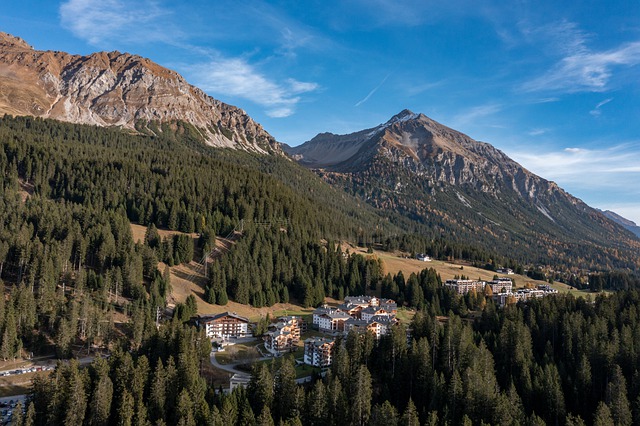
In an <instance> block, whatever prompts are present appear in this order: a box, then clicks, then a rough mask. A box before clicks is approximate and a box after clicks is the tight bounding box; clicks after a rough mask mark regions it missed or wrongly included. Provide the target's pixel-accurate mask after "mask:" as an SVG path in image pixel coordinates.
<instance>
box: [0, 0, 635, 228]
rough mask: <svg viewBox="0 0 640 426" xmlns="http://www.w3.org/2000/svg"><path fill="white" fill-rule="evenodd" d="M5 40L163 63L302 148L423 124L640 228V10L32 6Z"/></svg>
mask: <svg viewBox="0 0 640 426" xmlns="http://www.w3.org/2000/svg"><path fill="white" fill-rule="evenodd" d="M0 30H2V31H6V32H9V33H11V34H14V35H17V36H20V37H22V38H24V39H25V40H26V41H27V42H29V43H30V44H32V45H33V46H34V47H35V48H37V49H41V50H47V49H51V50H63V51H68V52H71V53H77V54H88V53H91V52H94V51H97V50H108V51H110V50H119V51H122V52H125V51H126V52H131V53H136V54H139V55H142V56H145V57H149V58H151V59H152V60H154V61H156V62H158V63H160V64H161V65H164V66H167V67H169V68H172V69H175V70H177V71H178V72H180V73H181V74H182V75H183V76H185V78H187V80H188V81H189V82H191V83H192V84H195V85H197V86H199V87H201V88H203V89H204V90H205V91H207V92H208V93H209V94H211V95H212V96H214V97H216V98H218V99H220V100H222V101H225V102H227V103H231V104H233V105H236V106H239V107H241V108H243V109H244V110H246V111H247V112H248V113H249V114H250V115H251V116H252V117H254V118H255V119H256V120H257V121H258V122H260V123H262V124H263V126H264V127H265V128H266V129H267V131H269V132H270V133H271V134H273V135H274V136H275V137H276V138H277V139H278V140H279V141H281V142H286V143H288V144H290V145H298V144H300V143H302V142H304V141H306V140H309V139H311V138H312V137H313V136H315V135H316V134H317V133H319V132H325V131H330V132H333V133H349V132H353V131H357V130H361V129H364V128H369V127H374V126H376V125H378V124H380V123H382V122H385V121H387V120H388V119H389V118H390V117H391V116H393V115H394V114H396V113H398V112H399V111H401V110H402V109H404V108H408V109H410V110H412V111H414V112H422V113H424V114H426V115H427V116H429V117H431V118H433V119H435V120H437V121H439V122H441V123H443V124H445V125H448V126H450V127H453V128H455V129H457V130H460V131H462V132H464V133H466V134H468V135H469V136H471V137H472V138H474V139H477V140H482V141H486V142H490V143H491V144H493V145H494V146H496V147H498V148H499V149H501V150H503V151H504V152H506V153H507V154H508V155H509V156H510V157H512V158H514V159H515V160H517V161H519V162H520V163H521V164H523V165H524V166H525V167H527V168H528V169H529V170H531V171H533V172H534V173H537V174H539V175H541V176H542V177H545V178H547V179H550V180H553V181H556V182H557V183H558V184H559V185H560V186H561V187H563V188H564V189H566V190H567V191H568V192H570V193H572V194H573V195H575V196H577V197H579V198H581V199H583V200H584V201H585V202H587V203H588V204H589V205H591V206H594V207H599V208H602V209H612V210H614V211H616V212H618V213H620V214H622V215H623V216H625V217H628V218H629V219H632V220H634V221H635V222H637V223H639V224H640V120H639V118H640V2H638V1H637V0H629V1H619V0H613V1H589V0H586V1H581V2H558V1H556V0H540V1H522V0H515V1H510V2H505V1H491V0H487V1H471V0H468V1H465V0H461V1H457V0H447V1H426V0H422V1H418V0H339V1H332V0H323V1H315V0H311V1H299V0H293V1H271V2H263V1H252V0H231V1H227V0H192V1H189V2H181V1H175V0H174V1H165V0H138V1H135V0H100V1H97V0H96V1H90V0H67V1H62V2H55V1H50V0H49V1H29V0H27V1H21V2H17V1H8V2H5V3H4V4H3V7H2V14H1V15H0Z"/></svg>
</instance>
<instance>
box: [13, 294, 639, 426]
mask: <svg viewBox="0 0 640 426" xmlns="http://www.w3.org/2000/svg"><path fill="white" fill-rule="evenodd" d="M451 297H452V298H454V299H455V298H459V296H454V295H451ZM434 303H437V301H436V300H435V299H431V301H430V300H428V299H427V300H426V301H425V306H424V307H423V308H424V309H423V310H422V311H419V312H418V313H417V314H416V316H415V318H414V320H413V322H412V324H411V327H410V329H411V336H412V337H411V339H410V341H409V342H408V341H407V330H406V328H405V327H404V326H398V327H396V328H394V329H393V331H392V333H391V334H389V335H387V336H384V337H382V338H381V339H380V340H379V341H375V339H374V337H373V336H372V335H370V334H357V333H355V332H352V333H351V334H349V335H348V336H347V337H346V338H345V339H344V341H343V342H342V344H339V345H337V347H336V349H335V351H334V355H333V356H334V362H333V365H332V367H331V369H330V370H329V371H328V372H327V374H326V375H325V377H324V378H321V377H316V379H315V380H314V382H313V383H309V384H307V385H305V386H301V385H297V384H296V383H295V371H294V365H293V360H292V359H290V358H287V357H284V358H281V359H278V360H276V361H272V362H269V363H260V364H256V366H255V367H254V370H253V373H252V379H251V383H250V385H249V387H248V388H247V390H244V389H243V388H238V389H236V390H235V391H234V392H233V393H231V394H225V393H222V392H217V390H216V389H214V388H213V387H211V386H209V385H207V383H206V381H205V380H204V379H203V378H202V377H200V376H199V374H198V371H199V365H200V363H201V362H208V356H209V352H208V351H209V350H210V346H209V343H208V341H207V339H205V338H203V336H202V335H201V334H198V333H197V332H195V331H194V330H193V329H192V328H189V327H188V326H183V325H182V324H181V323H180V322H179V321H178V320H174V321H172V322H170V323H167V324H165V325H163V326H162V327H161V328H160V330H158V331H155V329H154V331H153V332H152V333H150V334H149V335H148V336H146V337H145V338H144V339H143V341H142V344H141V345H140V347H139V349H137V350H135V351H133V352H127V351H122V350H115V351H114V352H113V354H112V355H111V357H110V358H109V359H108V360H104V359H98V360H96V361H94V363H93V364H92V365H91V366H90V367H89V368H86V369H79V368H78V365H77V364H75V363H71V364H69V365H63V364H60V365H59V366H58V368H57V369H56V371H55V372H54V373H53V374H52V375H51V376H50V377H48V378H45V379H39V380H37V381H36V382H35V383H34V386H33V394H32V401H33V402H32V404H33V405H29V407H28V410H27V412H26V415H25V416H26V419H25V424H87V425H90V424H180V425H195V424H202V425H205V424H210V425H239V426H240V425H273V424H291V425H294V424H310V425H324V424H327V425H349V424H350V425H363V424H372V425H418V424H429V425H445V424H465V425H467V424H468V425H471V424H501V425H517V424H531V425H544V424H552V425H553V424H557V425H563V424H566V425H581V424H594V425H611V424H616V425H631V424H637V423H638V421H639V420H640V417H639V416H640V386H639V384H640V381H639V377H640V374H639V370H638V368H639V367H638V366H639V365H640V352H639V351H638V347H639V346H638V342H639V341H640V316H639V314H638V313H639V312H640V311H639V310H638V306H639V304H640V296H639V295H638V292H637V291H635V290H633V291H621V292H619V293H615V294H613V295H611V296H609V297H605V296H598V297H597V298H596V299H595V300H594V301H591V300H588V299H583V298H580V299H575V298H574V297H573V296H570V295H569V296H558V297H548V298H544V299H538V300H533V301H530V302H529V303H527V304H518V305H514V306H509V307H507V308H506V309H496V307H495V306H494V305H493V303H492V302H489V303H487V304H486V305H485V306H484V308H483V310H482V315H481V316H479V317H478V318H476V319H475V320H474V321H469V320H467V319H464V318H461V317H460V316H458V315H456V314H455V313H453V312H452V311H450V312H449V313H448V316H447V317H446V318H444V317H438V316H435V315H431V314H429V313H428V312H429V311H440V310H444V309H446V306H444V305H443V304H439V305H437V306H434ZM458 303H459V301H458ZM89 401H90V402H89Z"/></svg>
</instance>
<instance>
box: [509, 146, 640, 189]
mask: <svg viewBox="0 0 640 426" xmlns="http://www.w3.org/2000/svg"><path fill="white" fill-rule="evenodd" d="M510 155H511V156H512V157H513V158H514V159H515V160H516V161H518V162H519V163H520V164H522V165H523V166H525V167H526V168H527V169H529V170H531V171H532V172H534V173H536V174H538V175H540V176H542V177H544V178H546V179H550V180H554V181H557V182H559V183H561V184H563V185H568V184H571V185H572V186H574V187H579V188H585V189H590V190H596V189H605V188H615V189H621V188H628V189H629V190H633V191H636V192H638V191H640V166H639V165H638V164H637V163H638V161H637V160H638V158H639V156H640V153H639V152H638V148H637V143H635V144H623V145H617V146H613V147H610V148H606V149H586V148H576V147H569V148H565V149H563V150H561V151H549V152H512V153H511V154H510Z"/></svg>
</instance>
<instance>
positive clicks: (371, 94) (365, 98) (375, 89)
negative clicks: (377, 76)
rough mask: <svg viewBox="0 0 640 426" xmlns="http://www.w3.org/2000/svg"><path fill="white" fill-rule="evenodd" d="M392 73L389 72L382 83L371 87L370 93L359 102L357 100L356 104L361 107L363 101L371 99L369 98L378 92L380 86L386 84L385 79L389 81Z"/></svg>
mask: <svg viewBox="0 0 640 426" xmlns="http://www.w3.org/2000/svg"><path fill="white" fill-rule="evenodd" d="M390 75H391V74H387V76H386V77H385V78H383V79H382V81H381V82H380V84H378V85H377V86H376V87H374V88H373V89H371V91H370V92H369V94H368V95H367V96H365V97H364V98H363V99H361V100H359V101H358V102H356V104H355V105H354V106H356V107H359V106H360V105H362V104H363V103H365V102H367V101H368V100H369V98H370V97H371V96H373V94H374V93H376V92H377V91H378V89H379V88H380V87H382V85H383V84H384V82H385V81H387V79H388V78H389V76H390Z"/></svg>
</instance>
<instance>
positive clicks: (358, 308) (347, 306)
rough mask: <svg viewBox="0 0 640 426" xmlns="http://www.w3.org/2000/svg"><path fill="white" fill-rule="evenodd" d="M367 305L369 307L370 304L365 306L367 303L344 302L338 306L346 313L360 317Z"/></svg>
mask: <svg viewBox="0 0 640 426" xmlns="http://www.w3.org/2000/svg"><path fill="white" fill-rule="evenodd" d="M367 307H369V305H366V306H365V305H356V304H351V303H343V304H342V305H340V306H338V309H339V310H340V311H342V312H344V313H346V314H347V315H349V316H350V317H351V318H360V316H361V312H362V310H363V309H365V308H367Z"/></svg>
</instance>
